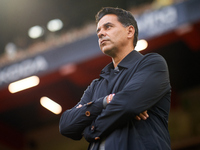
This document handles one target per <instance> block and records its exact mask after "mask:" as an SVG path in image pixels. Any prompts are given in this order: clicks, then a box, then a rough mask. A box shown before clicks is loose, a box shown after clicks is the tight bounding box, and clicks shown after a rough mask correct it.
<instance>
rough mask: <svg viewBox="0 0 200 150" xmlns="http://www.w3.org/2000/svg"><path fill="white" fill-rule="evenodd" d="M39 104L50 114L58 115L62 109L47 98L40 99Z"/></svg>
mask: <svg viewBox="0 0 200 150" xmlns="http://www.w3.org/2000/svg"><path fill="white" fill-rule="evenodd" d="M40 104H41V105H42V106H43V107H44V108H46V109H48V110H49V111H51V112H53V113H54V114H57V115H58V114H60V113H61V112H62V107H61V106H60V105H59V104H58V103H56V102H54V101H53V100H51V99H50V98H48V97H45V96H44V97H42V98H41V99H40Z"/></svg>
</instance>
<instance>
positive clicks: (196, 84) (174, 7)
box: [0, 0, 200, 150]
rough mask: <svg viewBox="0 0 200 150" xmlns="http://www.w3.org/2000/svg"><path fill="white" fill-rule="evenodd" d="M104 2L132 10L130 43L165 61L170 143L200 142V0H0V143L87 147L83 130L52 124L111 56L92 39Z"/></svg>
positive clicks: (192, 147)
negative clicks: (134, 25) (78, 133)
mask: <svg viewBox="0 0 200 150" xmlns="http://www.w3.org/2000/svg"><path fill="white" fill-rule="evenodd" d="M107 6H111V7H119V8H123V9H126V10H129V11H130V12H131V13H132V14H133V15H134V16H135V18H136V20H137V22H138V26H139V42H138V44H137V47H136V50H138V51H140V52H141V53H142V54H146V53H150V52H156V53H159V54H161V55H162V56H163V57H164V58H165V59H166V61H167V63H168V66H169V71H170V80H171V85H172V99H171V111H170V116H169V131H170V135H171V142H172V144H171V145H172V149H173V150H199V149H200V112H199V111H198V110H199V108H200V79H199V76H200V1H199V0H167V1H166V0H96V1H94V0H84V1H83V0H56V1H54V0H48V1H44V0H43V1H41V0H34V1H33V0H32V1H31V0H17V1H13V0H1V1H0V149H1V150H55V149H56V150H64V149H67V150H68V149H69V150H86V149H87V145H88V143H87V142H86V141H85V140H84V138H83V139H82V140H81V141H73V140H71V139H68V138H65V137H64V136H61V135H60V133H59V129H58V124H59V119H60V116H61V114H62V113H63V112H64V111H65V110H66V109H70V108H71V107H73V106H74V105H75V104H76V103H77V102H78V101H79V100H80V98H81V96H82V94H83V92H84V90H85V89H86V88H87V86H88V85H89V84H90V83H91V81H92V80H93V79H95V78H98V77H99V74H100V72H101V69H103V67H104V66H105V65H107V64H108V63H109V62H111V59H110V58H109V57H107V56H105V55H103V54H102V53H101V51H100V49H99V47H98V43H97V36H96V24H95V17H94V16H95V15H96V13H97V12H98V11H99V10H100V9H101V8H102V7H107Z"/></svg>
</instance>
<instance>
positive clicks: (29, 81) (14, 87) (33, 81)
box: [8, 76, 40, 93]
mask: <svg viewBox="0 0 200 150" xmlns="http://www.w3.org/2000/svg"><path fill="white" fill-rule="evenodd" d="M39 82H40V79H39V77H37V76H31V77H28V78H25V79H22V80H19V81H15V82H13V83H10V84H9V86H8V90H9V91H10V93H16V92H19V91H22V90H25V89H28V88H31V87H34V86H37V85H38V84H39Z"/></svg>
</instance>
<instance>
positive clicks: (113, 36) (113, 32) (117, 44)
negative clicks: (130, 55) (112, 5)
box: [97, 14, 127, 57]
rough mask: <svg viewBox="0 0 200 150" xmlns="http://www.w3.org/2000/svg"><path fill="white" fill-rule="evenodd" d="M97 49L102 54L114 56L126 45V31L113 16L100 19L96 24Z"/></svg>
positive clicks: (109, 15)
mask: <svg viewBox="0 0 200 150" xmlns="http://www.w3.org/2000/svg"><path fill="white" fill-rule="evenodd" d="M97 35H98V38H99V47H100V49H101V51H102V52H103V53H104V54H107V55H109V56H111V57H112V56H115V55H116V53H117V51H119V50H120V49H122V48H123V47H124V45H125V44H127V30H126V27H124V26H123V25H122V24H121V23H120V22H119V21H118V19H117V16H116V15H114V14H108V15H105V16H104V17H102V18H101V20H100V21H99V22H98V24H97Z"/></svg>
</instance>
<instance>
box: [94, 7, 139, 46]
mask: <svg viewBox="0 0 200 150" xmlns="http://www.w3.org/2000/svg"><path fill="white" fill-rule="evenodd" d="M107 14H114V15H116V16H117V18H118V21H119V22H121V24H122V25H123V26H124V27H128V26H130V25H132V26H133V27H134V29H135V34H134V41H133V45H134V47H135V46H136V44H137V41H138V26H137V22H136V20H135V18H134V17H133V15H132V14H131V13H130V12H129V11H126V10H124V9H121V8H113V7H104V8H102V9H101V10H100V11H99V12H98V13H97V15H96V16H95V18H96V23H98V22H99V20H101V18H103V16H105V15H107Z"/></svg>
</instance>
